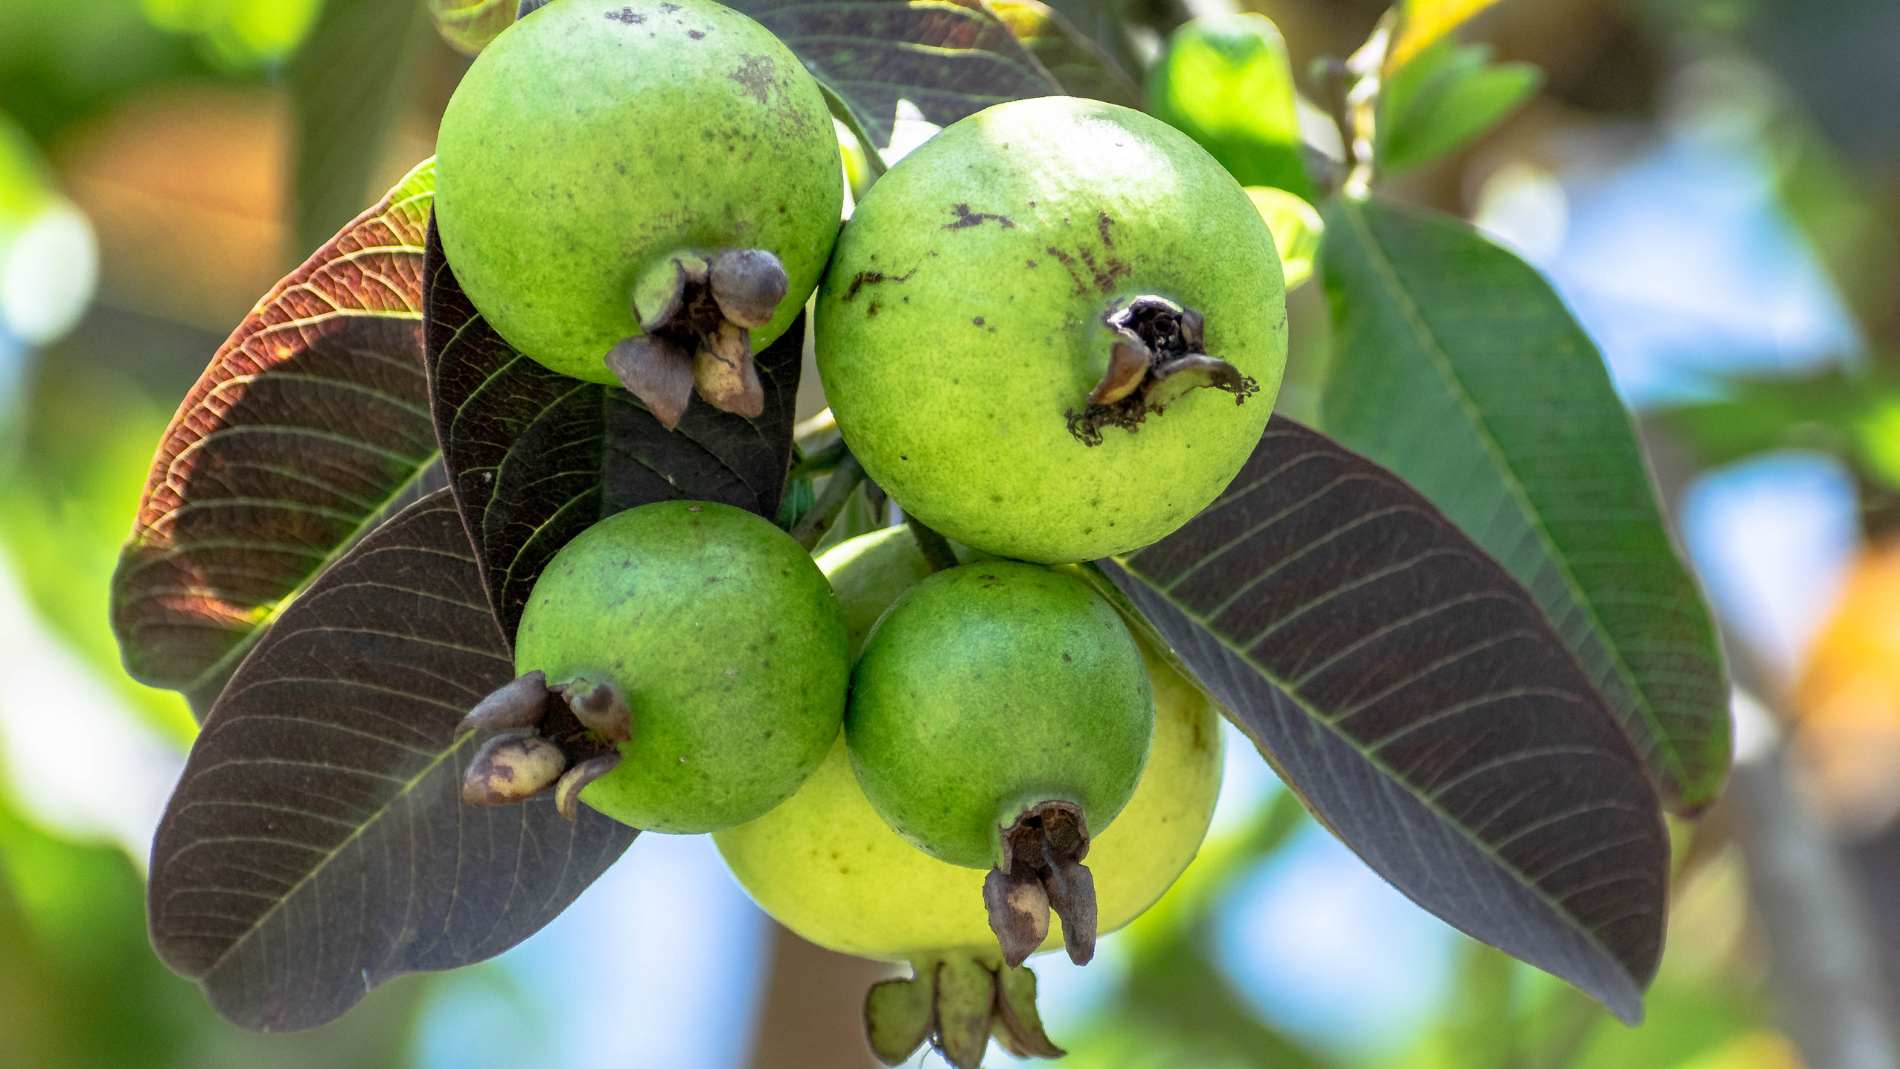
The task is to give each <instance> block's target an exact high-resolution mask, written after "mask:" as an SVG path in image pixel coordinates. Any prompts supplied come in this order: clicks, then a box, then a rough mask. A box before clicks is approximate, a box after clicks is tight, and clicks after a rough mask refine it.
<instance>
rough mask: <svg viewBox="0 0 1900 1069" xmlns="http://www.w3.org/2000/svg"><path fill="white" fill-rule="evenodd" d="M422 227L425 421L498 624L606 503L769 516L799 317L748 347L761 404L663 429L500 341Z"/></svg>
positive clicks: (601, 390) (792, 387) (611, 389)
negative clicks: (683, 502)
mask: <svg viewBox="0 0 1900 1069" xmlns="http://www.w3.org/2000/svg"><path fill="white" fill-rule="evenodd" d="M431 229H432V232H431V235H430V238H429V246H428V248H429V255H428V269H427V270H428V276H427V277H428V280H429V282H428V300H427V304H428V325H427V331H426V334H427V349H428V366H429V375H430V381H431V383H432V385H433V390H432V393H433V396H434V399H435V401H434V403H435V421H436V427H437V430H438V433H439V435H440V439H441V441H442V443H443V450H444V453H443V459H444V460H445V462H446V463H447V466H448V470H449V476H450V485H451V486H452V487H453V488H454V490H455V499H456V502H457V503H458V504H459V505H460V507H461V510H462V516H463V518H464V519H465V520H466V521H467V523H468V529H469V531H470V532H471V533H472V534H473V536H474V539H475V545H476V559H477V560H478V562H479V563H480V565H481V569H482V574H483V576H484V578H485V580H486V583H487V586H488V591H489V594H490V596H491V598H492V599H493V605H494V607H495V613H496V616H497V617H499V618H500V620H501V621H502V626H503V628H504V630H505V632H506V633H507V634H508V635H511V636H512V635H513V634H514V628H515V624H516V623H518V622H519V620H520V618H521V608H522V606H523V605H525V604H526V603H527V600H528V592H529V591H530V590H531V589H533V587H534V581H535V579H536V577H538V576H539V575H540V574H541V569H542V567H543V566H544V565H546V564H547V562H548V560H549V559H550V558H552V557H553V556H554V554H555V553H556V552H558V551H559V550H560V548H561V547H562V546H564V545H566V544H567V542H568V540H569V539H571V538H573V537H574V536H575V535H577V534H580V533H581V532H582V531H584V530H586V529H587V528H589V527H591V526H593V525H594V524H595V523H596V522H598V521H599V520H602V519H604V518H606V517H608V516H611V515H613V514H614V513H616V512H620V511H622V510H625V509H629V508H632V507H634V506H635V505H643V504H646V503H648V502H651V501H668V500H673V499H676V498H689V499H693V500H699V501H719V502H723V503H725V504H728V505H734V506H737V507H739V508H743V509H750V510H751V511H753V512H756V513H758V514H759V515H761V516H764V517H765V518H767V519H770V520H776V519H777V518H778V512H779V500H780V498H781V496H782V495H783V494H784V491H785V482H786V475H787V473H788V472H789V471H790V468H791V458H792V423H793V419H794V406H795V405H796V402H797V396H798V377H799V371H800V368H801V365H802V364H803V349H804V339H805V325H804V319H803V317H800V319H799V320H798V321H797V322H796V323H794V324H793V325H792V327H791V329H789V330H787V331H786V332H785V335H784V337H782V338H780V339H779V340H778V342H776V343H774V344H773V345H772V346H770V347H768V348H767V349H766V350H765V351H764V352H762V353H760V354H758V369H759V378H760V380H761V381H762V382H763V383H764V384H765V414H764V415H762V416H761V417H760V418H758V419H757V420H747V419H744V418H742V417H739V416H734V415H731V414H729V413H725V412H721V411H719V410H717V409H715V408H713V407H712V406H711V405H708V404H706V403H705V402H703V401H700V400H698V399H697V398H695V399H694V401H693V403H692V404H691V405H690V406H689V407H688V408H687V410H686V417H685V418H684V419H682V420H681V421H680V425H679V426H678V427H677V428H676V429H674V430H672V431H668V430H667V429H666V428H664V427H662V426H661V425H660V423H659V421H658V420H656V419H654V418H653V416H652V414H651V413H649V412H648V411H647V410H646V409H644V408H642V407H640V404H639V402H637V401H635V400H634V398H633V395H632V394H630V393H628V392H627V391H626V390H624V389H622V388H620V387H619V386H601V385H598V384H595V383H590V382H582V381H580V380H579V379H573V378H569V377H567V376H565V375H561V374H558V373H556V372H553V371H549V370H548V369H547V368H544V367H542V366H541V365H540V364H537V363H535V362H534V361H533V360H531V359H529V358H528V357H526V356H523V355H522V354H521V353H519V352H517V351H515V349H513V348H512V347H511V346H509V344H508V343H507V342H505V341H503V340H502V338H501V336H500V335H499V334H496V333H495V331H494V330H493V329H492V328H491V327H489V325H488V323H487V321H486V320H484V319H482V317H481V315H480V313H478V312H476V311H475V307H474V305H472V304H471V303H469V299H468V295H467V294H465V293H463V292H462V287H461V286H460V285H459V284H458V283H457V282H456V281H455V272H454V271H453V270H452V269H451V268H450V266H449V263H448V260H447V258H446V257H444V256H443V255H442V246H441V242H440V241H438V240H437V239H436V238H435V236H434V234H433V228H431ZM603 355H604V354H603Z"/></svg>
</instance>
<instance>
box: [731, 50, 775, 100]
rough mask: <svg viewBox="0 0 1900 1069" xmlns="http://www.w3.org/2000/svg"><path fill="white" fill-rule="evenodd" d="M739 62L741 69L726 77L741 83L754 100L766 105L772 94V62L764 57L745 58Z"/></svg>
mask: <svg viewBox="0 0 1900 1069" xmlns="http://www.w3.org/2000/svg"><path fill="white" fill-rule="evenodd" d="M739 62H740V66H739V69H738V70H736V71H733V72H732V73H731V74H728V75H726V77H727V78H730V79H732V80H733V81H735V82H737V83H739V85H740V87H741V88H743V89H744V90H745V91H746V92H747V93H748V94H750V95H751V96H752V98H753V99H754V100H757V101H758V102H759V103H761V104H763V103H765V102H766V101H767V100H768V99H769V98H770V97H771V92H772V85H773V78H772V61H771V60H770V59H767V58H766V57H764V56H745V57H742V58H741V59H740V61H739Z"/></svg>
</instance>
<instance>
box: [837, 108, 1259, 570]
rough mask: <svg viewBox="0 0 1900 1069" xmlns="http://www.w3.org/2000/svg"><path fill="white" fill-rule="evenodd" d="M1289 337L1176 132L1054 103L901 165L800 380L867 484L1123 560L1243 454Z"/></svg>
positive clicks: (930, 508)
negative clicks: (818, 387) (817, 381)
mask: <svg viewBox="0 0 1900 1069" xmlns="http://www.w3.org/2000/svg"><path fill="white" fill-rule="evenodd" d="M1286 342H1287V338H1286V293H1285V287H1284V283H1283V280H1282V278H1281V273H1280V260H1279V255H1278V253H1277V252H1276V251H1275V248H1274V242H1273V235H1272V234H1271V233H1269V232H1268V230H1267V227H1266V224H1265V223H1264V222H1262V221H1261V218H1260V213H1259V212H1258V211H1257V210H1255V208H1254V206H1253V202H1252V201H1251V200H1249V199H1248V197H1247V194H1246V192H1245V191H1243V190H1242V189H1241V187H1240V185H1239V184H1238V183H1236V182H1235V181H1234V180H1233V178H1232V177H1230V176H1229V175H1228V174H1227V173H1226V172H1225V171H1224V170H1222V169H1221V166H1220V164H1218V163H1216V162H1215V161H1214V159H1213V158H1212V157H1210V156H1209V155H1208V154H1207V153H1206V152H1205V151H1203V150H1202V149H1201V148H1200V147H1199V146H1197V145H1195V144H1194V142H1193V141H1191V140H1189V139H1188V138H1187V137H1186V136H1185V135H1183V134H1181V133H1180V132H1179V131H1176V130H1174V129H1172V128H1170V127H1168V126H1167V125H1165V124H1163V123H1161V122H1159V121H1157V120H1155V119H1153V118H1151V117H1149V116H1147V115H1143V114H1142V113H1140V112H1137V111H1131V110H1129V109H1127V108H1121V107H1117V106H1115V105H1112V104H1103V103H1099V102H1096V101H1086V100H1076V99H1073V98H1068V97H1047V98H1042V99H1037V100H1023V101H1015V102H1012V103H1007V104H999V105H997V106H995V107H992V108H989V109H987V110H985V111H982V112H978V113H977V114H975V115H972V116H970V117H968V118H966V119H963V120H962V121H960V122H958V123H956V124H954V125H952V126H950V127H949V128H947V129H945V130H944V131H943V132H941V133H939V134H938V135H937V136H935V137H934V138H932V139H931V140H929V141H928V142H926V143H925V144H924V145H923V146H922V147H921V148H919V149H918V150H917V151H915V152H913V153H911V154H910V155H909V156H907V157H905V159H904V160H903V161H902V162H901V163H899V164H898V165H897V166H895V167H893V168H892V169H891V170H890V172H889V173H888V174H886V175H884V177H882V178H880V179H879V180H878V182H877V184H876V185H874V186H872V187H871V191H870V192H869V193H868V194H866V195H865V198H864V200H863V202H862V203H861V204H859V205H858V207H857V210H856V212H855V213H854V214H853V216H852V218H851V221H850V222H849V223H848V224H846V226H845V229H844V233H843V234H842V236H841V237H840V238H839V240H838V248H837V252H836V254H835V255H834V257H833V258H832V263H831V266H830V268H829V269H828V270H827V273H826V275H825V280H824V282H823V283H822V284H821V285H820V287H819V296H818V308H817V346H818V367H819V371H820V373H821V375H822V376H823V379H824V384H825V390H826V394H827V396H828V397H829V399H830V401H831V406H832V410H833V412H835V413H836V415H837V419H838V426H839V428H840V429H841V430H842V431H843V433H844V437H845V440H846V441H847V442H849V443H850V445H851V448H852V451H853V452H854V453H855V454H856V456H857V457H858V459H859V460H860V461H862V462H863V464H864V467H865V469H866V470H867V471H868V472H869V473H870V474H871V477H872V478H874V479H876V480H877V482H878V484H879V485H880V486H882V487H884V488H885V489H886V490H888V491H889V492H890V494H891V497H892V498H893V499H895V500H896V501H897V502H898V503H899V504H900V505H902V506H903V507H904V508H905V509H906V510H907V511H910V512H913V513H915V514H916V515H917V516H918V517H919V518H920V519H922V520H923V521H924V522H926V523H928V524H930V525H931V526H932V527H934V528H936V529H937V530H939V531H941V532H943V533H944V534H945V535H947V536H949V537H950V538H953V539H955V540H957V541H959V542H962V543H964V544H966V545H969V546H971V547H973V548H975V549H978V550H981V551H984V552H987V553H992V554H996V555H998V556H1003V557H1013V558H1018V559H1023V560H1035V561H1046V562H1068V561H1080V560H1093V559H1096V558H1099V557H1106V556H1112V555H1115V554H1117V553H1123V552H1128V551H1131V550H1134V549H1138V548H1141V547H1143V546H1146V545H1149V544H1151V543H1153V542H1155V541H1157V540H1158V539H1160V538H1162V537H1164V536H1165V535H1167V534H1169V533H1170V532H1172V531H1173V530H1175V529H1176V528H1177V527H1179V526H1180V525H1181V524H1183V523H1185V522H1186V521H1187V520H1189V519H1190V518H1192V517H1193V516H1194V515H1195V514H1196V513H1197V512H1199V511H1200V510H1201V509H1202V508H1204V507H1206V506H1207V504H1208V503H1209V502H1211V501H1213V500H1214V498H1215V497H1217V496H1218V495H1219V494H1220V492H1221V491H1222V490H1224V489H1225V488H1226V487H1227V484H1228V483H1229V482H1230V481H1231V480H1232V479H1233V477H1234V476H1235V474H1237V473H1238V472H1239V471H1240V467H1241V465H1242V464H1243V463H1245V461H1246V459H1247V457H1248V456H1249V455H1250V454H1251V453H1252V451H1253V449H1254V446H1255V445H1256V444H1257V443H1258V441H1259V439H1260V434H1261V431H1262V429H1263V428H1264V427H1265V426H1266V422H1267V416H1268V414H1269V412H1271V410H1272V408H1273V401H1274V397H1275V395H1276V394H1277V392H1278V391H1279V386H1280V378H1281V373H1282V371H1283V369H1284V367H1285V363H1286ZM1197 387H1210V388H1205V389H1203V388H1197ZM1237 402H1239V403H1237ZM1137 432H1138V433H1137Z"/></svg>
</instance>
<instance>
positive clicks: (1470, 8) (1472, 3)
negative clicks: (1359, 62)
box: [1385, 0, 1498, 71]
mask: <svg viewBox="0 0 1900 1069" xmlns="http://www.w3.org/2000/svg"><path fill="white" fill-rule="evenodd" d="M1497 2H1498V0H1405V3H1404V4H1403V6H1402V8H1401V10H1402V11H1403V12H1404V15H1405V21H1404V23H1403V25H1402V28H1401V29H1400V31H1399V39H1398V41H1397V42H1396V43H1394V44H1393V46H1392V53H1391V56H1390V57H1389V58H1388V59H1387V61H1386V67H1385V69H1386V70H1387V71H1396V70H1398V69H1399V68H1400V67H1403V66H1405V65H1406V64H1407V63H1410V62H1411V61H1412V57H1414V56H1416V55H1418V54H1419V53H1420V52H1423V51H1425V50H1426V49H1427V48H1430V47H1431V46H1432V45H1434V44H1436V43H1437V42H1439V41H1441V40H1443V39H1444V38H1445V37H1447V36H1449V35H1450V34H1451V33H1452V31H1454V30H1456V29H1457V28H1458V27H1460V26H1462V25H1464V24H1465V23H1467V22H1469V21H1471V20H1472V19H1474V18H1476V17H1478V16H1479V15H1480V14H1483V12H1484V10H1485V9H1486V8H1489V7H1492V6H1495V5H1496V4H1497Z"/></svg>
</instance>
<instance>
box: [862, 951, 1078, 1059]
mask: <svg viewBox="0 0 1900 1069" xmlns="http://www.w3.org/2000/svg"><path fill="white" fill-rule="evenodd" d="M912 973H913V975H912V976H911V977H910V978H908V979H898V980H885V981H883V982H881V983H878V984H875V985H873V986H872V988H871V990H870V993H869V994H867V995H866V996H865V999H864V1029H865V1034H866V1036H868V1037H869V1038H870V1041H871V1052H872V1053H873V1054H876V1055H877V1057H878V1060H879V1061H882V1062H883V1063H884V1064H885V1065H902V1064H903V1063H905V1062H907V1061H909V1060H910V1058H911V1056H912V1055H914V1054H916V1053H917V1051H918V1049H919V1048H921V1047H922V1046H923V1045H924V1044H925V1043H929V1044H930V1045H931V1046H932V1047H933V1048H935V1049H936V1051H937V1053H939V1054H941V1055H943V1057H944V1060H945V1061H947V1062H949V1063H950V1064H951V1065H954V1066H956V1067H957V1069H977V1067H978V1066H980V1065H982V1064H983V1052H984V1050H985V1049H987V1048H988V1047H989V1045H990V1039H991V1037H995V1039H996V1041H997V1042H998V1043H1000V1044H1002V1047H1003V1049H1004V1050H1007V1051H1009V1052H1010V1053H1011V1054H1014V1055H1016V1056H1017V1057H1019V1058H1060V1057H1062V1056H1063V1054H1064V1053H1066V1052H1065V1051H1063V1049H1062V1048H1061V1047H1058V1046H1056V1045H1055V1043H1053V1042H1052V1041H1051V1040H1050V1039H1049V1034H1048V1033H1047V1032H1045V1031H1044V1030H1043V1027H1042V1015H1041V1014H1040V1013H1038V1012H1037V1010H1036V974H1035V973H1033V972H1030V971H1029V970H1028V969H1025V968H1021V967H1011V966H1008V965H1000V966H999V965H996V964H994V963H993V962H989V961H985V960H983V959H981V958H978V957H975V956H972V955H967V954H952V955H948V956H945V957H942V958H936V959H931V960H926V961H921V962H918V963H916V964H915V965H914V966H913V967H912Z"/></svg>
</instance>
